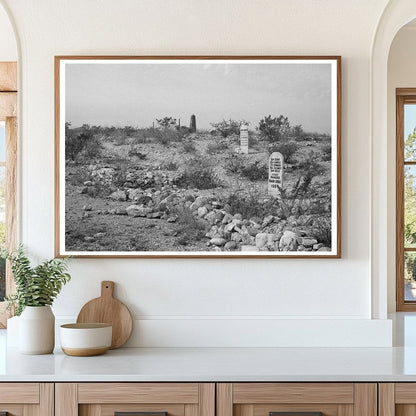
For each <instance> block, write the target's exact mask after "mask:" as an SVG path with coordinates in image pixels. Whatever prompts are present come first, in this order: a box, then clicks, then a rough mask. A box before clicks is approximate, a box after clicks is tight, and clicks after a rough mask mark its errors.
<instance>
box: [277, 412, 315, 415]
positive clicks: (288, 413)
mask: <svg viewBox="0 0 416 416" xmlns="http://www.w3.org/2000/svg"><path fill="white" fill-rule="evenodd" d="M269 416H323V414H322V412H269Z"/></svg>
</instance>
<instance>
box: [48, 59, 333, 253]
mask: <svg viewBox="0 0 416 416" xmlns="http://www.w3.org/2000/svg"><path fill="white" fill-rule="evenodd" d="M188 120H189V127H188ZM55 255H56V256H57V257H62V256H66V255H73V256H76V257H147V258H171V257H188V258H212V257H216V258H247V257H249V258H259V257H262V258H268V257H271V258H274V257H276V258H339V257H341V57H339V56H56V57H55Z"/></svg>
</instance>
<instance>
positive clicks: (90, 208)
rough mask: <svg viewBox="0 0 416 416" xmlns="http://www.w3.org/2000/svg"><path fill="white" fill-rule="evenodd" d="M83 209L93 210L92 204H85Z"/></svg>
mask: <svg viewBox="0 0 416 416" xmlns="http://www.w3.org/2000/svg"><path fill="white" fill-rule="evenodd" d="M82 209H83V210H84V211H92V206H91V205H84V206H83V207H82Z"/></svg>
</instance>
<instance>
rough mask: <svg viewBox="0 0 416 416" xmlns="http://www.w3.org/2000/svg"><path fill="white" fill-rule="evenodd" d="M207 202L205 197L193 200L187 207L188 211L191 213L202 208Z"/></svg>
mask: <svg viewBox="0 0 416 416" xmlns="http://www.w3.org/2000/svg"><path fill="white" fill-rule="evenodd" d="M207 202H208V198H207V197H206V196H202V195H201V196H199V197H198V198H196V199H195V201H194V202H192V204H191V206H190V207H189V209H190V210H191V211H195V210H197V209H198V208H200V207H202V206H204V205H205V204H206V203H207Z"/></svg>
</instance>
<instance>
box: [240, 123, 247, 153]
mask: <svg viewBox="0 0 416 416" xmlns="http://www.w3.org/2000/svg"><path fill="white" fill-rule="evenodd" d="M240 150H241V153H245V154H248V126H247V125H246V124H242V125H241V127H240Z"/></svg>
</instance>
